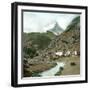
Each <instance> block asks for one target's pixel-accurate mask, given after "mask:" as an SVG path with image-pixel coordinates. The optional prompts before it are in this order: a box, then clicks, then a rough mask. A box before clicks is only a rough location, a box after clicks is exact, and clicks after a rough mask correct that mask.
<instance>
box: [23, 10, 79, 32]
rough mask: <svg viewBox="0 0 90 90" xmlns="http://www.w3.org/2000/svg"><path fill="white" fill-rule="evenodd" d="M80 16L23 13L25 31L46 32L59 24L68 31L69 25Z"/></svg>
mask: <svg viewBox="0 0 90 90" xmlns="http://www.w3.org/2000/svg"><path fill="white" fill-rule="evenodd" d="M78 15H79V14H68V13H45V12H29V11H27V12H26V11H25V12H23V31H24V32H26V33H30V32H46V31H47V30H48V29H50V28H52V27H54V25H55V23H56V22H57V23H58V24H59V26H60V27H61V28H62V29H64V30H65V29H66V27H67V26H68V25H69V23H70V22H71V21H72V20H73V19H74V18H75V17H76V16H78Z"/></svg>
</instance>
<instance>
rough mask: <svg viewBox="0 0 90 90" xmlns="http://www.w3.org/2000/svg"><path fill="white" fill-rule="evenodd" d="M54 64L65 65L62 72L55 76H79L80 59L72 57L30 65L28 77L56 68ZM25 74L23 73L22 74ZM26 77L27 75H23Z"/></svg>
mask: <svg viewBox="0 0 90 90" xmlns="http://www.w3.org/2000/svg"><path fill="white" fill-rule="evenodd" d="M56 62H63V63H64V64H65V65H64V67H63V69H62V70H60V71H58V72H57V73H56V74H55V75H56V76H61V75H79V74H80V57H79V56H74V57H62V58H61V57H60V58H59V59H57V60H51V61H49V63H45V62H44V63H41V64H40V63H39V62H38V64H33V65H30V68H28V69H27V70H28V71H29V73H30V75H28V76H30V77H32V76H34V77H37V76H39V75H38V73H41V72H44V71H46V70H49V69H51V68H53V67H55V66H56ZM24 74H25V73H24ZM24 76H26V77H27V75H24Z"/></svg>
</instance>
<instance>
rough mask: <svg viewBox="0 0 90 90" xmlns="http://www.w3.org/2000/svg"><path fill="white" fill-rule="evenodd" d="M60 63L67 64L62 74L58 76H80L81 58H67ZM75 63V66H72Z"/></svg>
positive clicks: (59, 73)
mask: <svg viewBox="0 0 90 90" xmlns="http://www.w3.org/2000/svg"><path fill="white" fill-rule="evenodd" d="M58 61H63V62H65V66H64V68H63V70H62V72H58V75H79V74H80V57H66V58H62V60H61V59H59V60H58ZM72 63H74V65H72Z"/></svg>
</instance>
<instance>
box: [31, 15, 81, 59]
mask: <svg viewBox="0 0 90 90" xmlns="http://www.w3.org/2000/svg"><path fill="white" fill-rule="evenodd" d="M68 50H69V51H78V52H80V17H79V16H78V17H76V18H75V19H73V20H72V22H71V23H70V24H69V26H68V27H67V29H66V30H65V31H64V32H63V33H61V34H60V35H58V36H56V37H55V38H54V39H53V40H52V41H51V42H50V44H49V45H48V48H46V49H44V50H43V51H42V53H41V55H40V56H38V57H36V58H34V59H33V60H32V61H35V60H36V61H42V60H43V61H48V60H50V59H53V58H52V56H54V55H53V53H55V52H58V51H68Z"/></svg>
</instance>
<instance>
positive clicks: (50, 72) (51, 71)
mask: <svg viewBox="0 0 90 90" xmlns="http://www.w3.org/2000/svg"><path fill="white" fill-rule="evenodd" d="M64 65H65V64H64V63H63V62H57V65H56V66H55V67H53V68H51V69H49V70H47V71H44V72H42V73H40V74H39V75H41V76H54V75H55V74H56V73H57V72H58V71H59V70H60V67H64Z"/></svg>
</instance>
